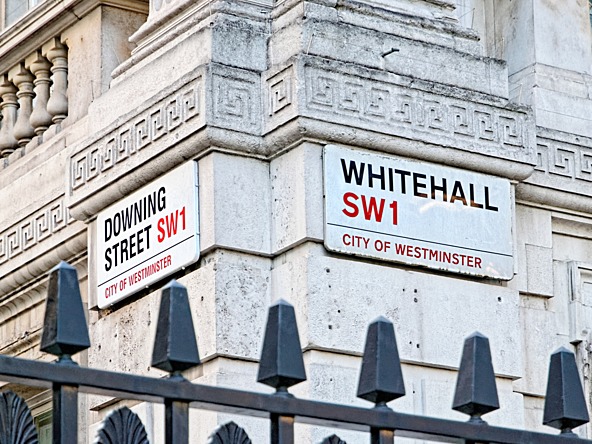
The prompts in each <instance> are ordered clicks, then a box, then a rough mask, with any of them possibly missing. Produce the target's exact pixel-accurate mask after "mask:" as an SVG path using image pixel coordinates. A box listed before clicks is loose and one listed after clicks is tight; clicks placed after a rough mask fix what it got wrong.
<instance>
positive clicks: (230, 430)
mask: <svg viewBox="0 0 592 444" xmlns="http://www.w3.org/2000/svg"><path fill="white" fill-rule="evenodd" d="M208 444H251V438H249V435H247V432H245V431H244V429H243V428H242V427H239V426H238V425H236V423H234V422H233V421H230V422H228V423H226V424H224V425H221V426H220V427H218V428H217V429H216V430H215V431H214V433H212V435H211V436H210V439H209V440H208Z"/></svg>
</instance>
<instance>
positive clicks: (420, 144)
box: [68, 54, 535, 219]
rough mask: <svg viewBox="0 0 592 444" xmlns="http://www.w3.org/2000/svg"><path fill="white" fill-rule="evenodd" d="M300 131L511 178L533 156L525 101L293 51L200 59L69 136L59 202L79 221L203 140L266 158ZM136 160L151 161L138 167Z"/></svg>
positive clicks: (527, 168) (195, 151) (525, 170)
mask: <svg viewBox="0 0 592 444" xmlns="http://www.w3.org/2000/svg"><path fill="white" fill-rule="evenodd" d="M303 138H312V139H314V140H317V141H318V140H327V141H332V142H341V143H346V144H349V143H352V142H353V143H355V144H356V145H358V146H367V147H369V148H372V149H381V150H384V151H389V150H390V151H393V152H398V153H399V154H402V155H405V156H410V157H417V158H420V159H425V160H428V161H432V162H441V163H446V164H450V165H454V166H459V167H460V166H464V167H466V168H469V169H476V170H481V171H485V172H487V173H490V174H496V175H499V176H502V177H508V178H512V179H522V178H524V177H526V176H528V174H530V173H531V172H532V168H533V166H534V164H535V147H534V143H535V135H534V123H533V120H532V114H531V113H530V111H529V110H528V109H527V108H524V107H517V106H512V105H509V104H508V103H507V101H506V100H505V99H503V98H500V97H494V96H489V95H484V94H481V93H476V92H474V91H468V90H461V89H459V88H457V87H451V86H446V85H436V84H434V83H430V82H426V81H420V80H416V79H412V78H409V77H402V76H399V75H395V74H393V73H390V72H387V71H381V70H376V69H370V68H364V67H360V66H354V65H352V64H346V63H341V62H337V61H331V60H327V59H322V58H319V57H316V56H308V55H302V54H301V55H299V56H297V57H294V58H292V59H290V63H288V64H287V65H284V66H281V67H274V68H273V69H272V70H270V71H267V72H264V73H262V74H261V73H258V72H256V71H251V70H246V69H239V68H233V67H229V66H226V65H221V64H218V63H210V64H207V65H204V66H202V67H200V68H198V69H196V70H194V71H192V72H191V73H190V74H188V75H186V76H185V77H184V78H182V79H180V80H179V81H178V82H176V83H174V84H173V85H171V86H169V87H167V88H166V89H164V90H163V91H161V93H159V94H158V97H156V98H152V99H150V100H147V101H146V102H145V105H144V106H141V107H140V108H139V109H138V110H137V111H133V112H131V113H130V114H127V115H125V116H123V117H121V118H119V119H118V120H117V121H115V122H114V123H112V124H111V125H109V126H108V127H107V128H105V129H104V130H102V131H100V132H99V134H97V135H95V136H92V137H90V138H89V139H87V140H86V141H83V142H81V143H80V144H79V145H78V146H77V147H75V148H74V149H73V153H74V154H72V155H71V157H70V160H69V196H68V199H69V200H68V206H69V208H70V209H71V211H72V214H73V216H74V217H75V218H77V219H87V218H90V217H93V216H94V215H95V214H96V212H97V211H100V209H102V208H104V207H106V206H107V205H109V204H110V203H112V202H114V201H115V200H117V199H119V198H121V197H122V196H124V195H125V194H126V193H127V192H129V191H132V190H133V189H136V188H137V187H139V186H141V185H142V184H144V183H146V182H147V181H149V180H152V179H153V178H154V175H151V174H152V173H151V171H148V170H154V171H156V170H158V169H160V170H163V169H169V168H172V167H174V166H175V165H177V164H179V163H181V162H182V161H183V160H184V159H187V158H190V157H193V158H195V157H197V156H199V155H200V154H201V153H202V152H204V151H205V150H207V149H208V148H210V147H214V149H218V148H220V149H224V150H230V151H233V150H235V151H240V152H243V153H248V154H250V155H253V154H255V155H264V156H268V157H272V156H274V155H276V154H277V153H278V152H280V151H281V150H283V149H285V148H286V146H288V145H290V144H292V143H295V142H297V141H298V140H302V139H303ZM379 140H383V141H385V143H387V144H390V146H389V147H386V146H385V144H381V143H379V142H377V141H379ZM366 142H367V143H366ZM148 164H153V165H155V167H154V168H143V167H146V166H147V165H148ZM157 164H158V167H156V165H157ZM139 167H142V168H139ZM107 172H108V174H107Z"/></svg>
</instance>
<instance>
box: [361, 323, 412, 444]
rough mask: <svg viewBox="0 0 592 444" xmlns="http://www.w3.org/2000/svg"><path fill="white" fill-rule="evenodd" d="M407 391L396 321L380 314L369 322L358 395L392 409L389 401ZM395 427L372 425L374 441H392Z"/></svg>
mask: <svg viewBox="0 0 592 444" xmlns="http://www.w3.org/2000/svg"><path fill="white" fill-rule="evenodd" d="M403 395H405V382H404V381H403V373H402V371H401V361H400V359H399V350H398V348H397V340H396V338H395V329H394V327H393V323H392V322H391V321H389V320H388V319H386V318H384V317H382V316H380V317H378V318H377V319H376V320H374V321H373V322H372V323H371V324H370V325H369V326H368V333H367V334H366V344H365V345H364V356H363V358H362V368H361V370H360V379H359V382H358V398H362V399H365V400H367V401H371V402H373V403H375V404H376V406H375V407H374V409H375V410H384V411H385V412H389V411H391V409H390V407H388V406H387V405H386V403H387V402H389V401H392V400H394V399H397V398H399V397H401V396H403ZM394 441H395V432H394V430H393V429H377V428H372V429H370V443H371V444H393V442H394Z"/></svg>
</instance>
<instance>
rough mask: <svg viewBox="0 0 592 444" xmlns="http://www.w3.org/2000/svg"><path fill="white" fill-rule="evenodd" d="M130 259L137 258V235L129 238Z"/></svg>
mask: <svg viewBox="0 0 592 444" xmlns="http://www.w3.org/2000/svg"><path fill="white" fill-rule="evenodd" d="M129 250H130V251H129V257H130V258H133V257H135V256H136V234H135V233H134V234H132V235H131V236H130V237H129Z"/></svg>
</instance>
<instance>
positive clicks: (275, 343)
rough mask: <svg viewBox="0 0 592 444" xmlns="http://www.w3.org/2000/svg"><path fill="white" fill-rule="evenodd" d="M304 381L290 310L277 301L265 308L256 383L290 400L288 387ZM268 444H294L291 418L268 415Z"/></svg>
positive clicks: (303, 371)
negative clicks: (268, 387) (266, 309)
mask: <svg viewBox="0 0 592 444" xmlns="http://www.w3.org/2000/svg"><path fill="white" fill-rule="evenodd" d="M302 381H306V372H305V370H304V360H303V359H302V348H301V347H300V337H299V335H298V325H297V324H296V314H295V313H294V307H293V306H292V305H290V304H289V303H287V302H286V301H284V300H282V299H280V300H279V301H277V302H276V303H275V304H273V305H272V306H271V307H270V308H269V313H268V316H267V324H266V326H265V337H264V339H263V347H262V349H261V359H260V360H259V372H258V374H257V382H261V383H262V384H266V385H269V386H270V387H273V388H275V389H276V392H275V396H285V397H293V395H291V394H290V393H288V387H291V386H293V385H294V384H298V383H299V382H302ZM270 420H271V430H270V431H271V442H272V444H294V416H290V415H282V414H281V413H277V412H272V413H271V414H270Z"/></svg>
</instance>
